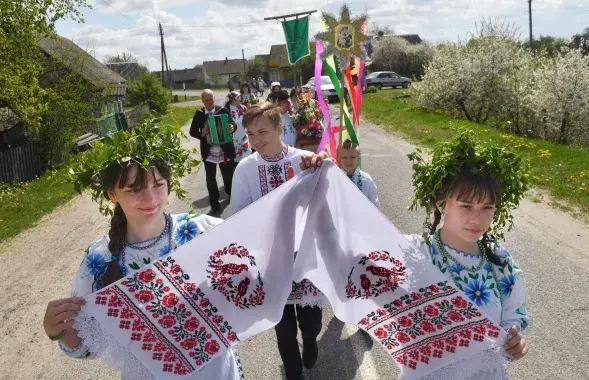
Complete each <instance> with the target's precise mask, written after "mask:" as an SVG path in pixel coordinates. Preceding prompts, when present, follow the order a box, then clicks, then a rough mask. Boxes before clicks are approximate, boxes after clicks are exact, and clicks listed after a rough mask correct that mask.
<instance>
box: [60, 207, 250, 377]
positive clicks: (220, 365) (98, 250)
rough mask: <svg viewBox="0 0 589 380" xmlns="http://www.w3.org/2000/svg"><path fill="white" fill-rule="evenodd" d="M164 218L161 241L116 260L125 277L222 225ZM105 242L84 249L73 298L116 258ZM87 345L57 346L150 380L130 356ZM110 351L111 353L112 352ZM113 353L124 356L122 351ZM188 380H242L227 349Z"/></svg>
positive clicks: (132, 248) (94, 285) (93, 285)
mask: <svg viewBox="0 0 589 380" xmlns="http://www.w3.org/2000/svg"><path fill="white" fill-rule="evenodd" d="M167 219H168V221H167V223H166V230H165V232H164V233H163V234H162V235H161V237H160V238H157V239H150V240H148V241H145V242H140V243H134V244H132V245H127V246H125V248H124V250H123V252H122V254H121V255H120V257H119V258H118V259H119V263H120V264H121V269H122V270H123V274H124V275H131V274H132V273H134V272H135V271H137V270H139V269H141V267H143V266H145V265H148V264H151V263H153V262H154V261H156V260H158V259H160V258H161V257H163V256H166V255H168V254H169V253H171V252H172V251H174V250H175V249H176V248H177V247H179V246H181V245H183V244H185V243H187V242H189V241H191V240H192V239H194V238H195V237H196V236H198V235H200V234H202V233H204V232H206V231H208V230H210V229H212V228H214V227H215V226H217V225H218V224H220V223H222V222H223V220H222V219H218V218H213V217H210V216H205V215H198V216H190V215H189V214H177V215H167ZM108 242H109V239H108V237H107V236H103V237H102V238H100V239H99V240H97V241H96V242H94V243H93V244H92V245H91V246H90V247H88V249H87V250H86V252H85V254H84V259H83V261H82V264H81V265H80V267H79V268H78V271H77V272H76V275H75V277H74V281H73V286H72V295H73V296H77V297H83V296H87V295H89V294H91V293H93V292H95V291H97V290H98V289H99V285H98V284H99V283H100V280H101V278H102V276H104V272H105V269H106V266H107V265H108V263H109V262H111V261H112V260H113V259H116V258H117V256H113V255H112V254H111V252H110V251H109V249H108ZM99 339H100V337H95V339H94V340H99ZM86 343H87V342H85V341H82V343H81V344H80V345H79V346H78V347H76V348H73V349H70V348H69V347H66V346H65V345H63V344H61V342H59V347H60V348H61V349H62V351H63V352H64V353H66V354H67V355H68V356H71V357H73V358H79V359H94V358H97V357H98V358H102V359H105V361H107V363H108V364H109V365H111V366H113V367H118V368H115V369H117V370H119V371H121V375H122V378H123V379H124V380H128V379H152V378H153V377H152V376H151V374H150V373H149V371H148V370H147V369H146V368H145V367H143V366H142V365H141V364H139V362H137V361H136V360H132V358H131V360H130V359H129V358H130V357H128V358H125V360H122V359H121V358H116V357H113V356H115V355H113V354H112V353H107V354H106V355H103V352H96V350H93V348H94V347H97V342H93V344H91V345H90V347H88V346H87V345H86ZM102 346H108V344H103V345H102ZM109 349H110V347H109V348H106V349H105V350H104V351H109ZM110 350H111V351H112V349H110ZM115 352H116V353H117V354H120V356H122V357H125V352H122V353H121V352H118V351H115ZM129 355H131V354H129ZM117 359H118V360H117ZM187 379H190V380H201V379H203V380H205V379H206V380H217V379H224V380H240V379H243V371H242V369H241V364H240V361H239V358H238V357H237V356H236V355H235V352H234V351H233V350H228V351H227V354H226V355H225V356H221V357H219V358H217V359H214V360H213V362H211V364H210V365H209V366H207V367H206V368H204V369H203V370H202V371H198V372H196V373H194V374H193V375H192V376H190V377H188V378H187Z"/></svg>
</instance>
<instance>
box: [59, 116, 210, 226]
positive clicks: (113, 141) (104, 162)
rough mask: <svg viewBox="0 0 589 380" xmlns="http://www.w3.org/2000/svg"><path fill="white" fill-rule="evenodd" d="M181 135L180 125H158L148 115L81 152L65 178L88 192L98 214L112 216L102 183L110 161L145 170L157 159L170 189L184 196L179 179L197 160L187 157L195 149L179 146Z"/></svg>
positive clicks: (110, 205) (81, 190) (195, 164)
mask: <svg viewBox="0 0 589 380" xmlns="http://www.w3.org/2000/svg"><path fill="white" fill-rule="evenodd" d="M184 137H186V136H185V135H184V134H183V133H182V130H181V129H180V127H173V126H171V125H165V124H161V123H160V122H159V120H158V119H156V118H153V117H150V118H148V119H147V120H146V121H144V122H143V123H141V124H139V125H137V126H134V127H133V128H132V129H129V130H122V131H118V132H116V133H115V134H114V135H113V136H112V137H105V138H103V139H102V140H101V141H99V142H98V143H96V144H95V145H94V147H93V148H92V149H91V150H90V151H88V152H86V153H84V154H82V155H81V158H80V159H79V160H76V162H75V163H74V164H72V166H71V167H70V169H69V181H70V182H72V183H73V184H74V188H75V190H76V191H77V192H78V193H80V194H81V193H83V192H84V191H87V192H89V193H90V194H91V196H92V200H94V201H95V202H97V203H98V204H99V208H100V212H101V213H103V214H104V215H112V213H113V210H114V204H113V203H112V202H111V201H110V200H109V199H108V196H107V190H106V189H104V187H103V185H102V180H103V176H104V175H105V173H106V169H107V168H108V167H109V166H110V165H111V164H113V163H118V164H119V165H121V166H125V165H127V166H131V165H135V164H136V165H139V167H140V168H141V169H149V168H151V167H152V166H153V163H154V162H161V163H164V164H165V165H167V166H168V167H169V170H170V181H169V186H170V191H174V192H175V194H176V195H177V196H178V198H180V199H185V198H186V195H187V191H186V190H183V189H182V188H181V186H180V178H182V177H184V176H185V175H186V174H189V173H191V172H192V170H193V169H194V168H195V167H197V166H198V165H199V164H200V162H199V161H198V160H196V159H194V158H192V157H191V155H192V154H196V150H195V149H191V150H188V149H184V148H182V144H181V142H182V138H184Z"/></svg>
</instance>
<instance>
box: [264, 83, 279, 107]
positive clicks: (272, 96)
mask: <svg viewBox="0 0 589 380" xmlns="http://www.w3.org/2000/svg"><path fill="white" fill-rule="evenodd" d="M281 92H282V86H281V85H280V82H272V84H271V85H270V93H269V94H268V98H266V101H267V102H271V103H276V102H278V95H280V93H281Z"/></svg>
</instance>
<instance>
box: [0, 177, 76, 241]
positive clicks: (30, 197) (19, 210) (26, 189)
mask: <svg viewBox="0 0 589 380" xmlns="http://www.w3.org/2000/svg"><path fill="white" fill-rule="evenodd" d="M65 178H66V170H65V169H60V170H55V171H48V172H46V173H45V174H44V175H43V176H41V177H39V178H38V179H36V180H34V181H31V182H28V183H14V184H0V243H1V242H3V241H4V240H6V239H8V238H10V237H12V236H15V235H17V234H18V233H20V232H21V231H23V230H25V229H27V228H30V227H33V226H34V225H35V224H36V223H37V222H38V221H39V219H41V217H43V216H44V215H45V214H48V213H50V212H51V211H53V210H54V209H55V208H56V207H57V206H59V205H61V204H63V203H65V202H67V201H69V200H70V199H72V198H73V197H74V196H75V195H76V192H75V191H74V188H73V186H72V185H71V184H69V183H67V182H66V181H65Z"/></svg>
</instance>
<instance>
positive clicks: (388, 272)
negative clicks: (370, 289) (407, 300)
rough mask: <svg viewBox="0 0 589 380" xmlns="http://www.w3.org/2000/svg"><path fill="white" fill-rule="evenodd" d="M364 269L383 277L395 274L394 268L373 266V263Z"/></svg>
mask: <svg viewBox="0 0 589 380" xmlns="http://www.w3.org/2000/svg"><path fill="white" fill-rule="evenodd" d="M366 271H367V272H370V273H372V274H373V275H375V276H378V277H385V278H390V277H392V276H394V275H396V271H395V270H391V269H387V268H382V267H375V266H374V265H369V266H367V267H366Z"/></svg>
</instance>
